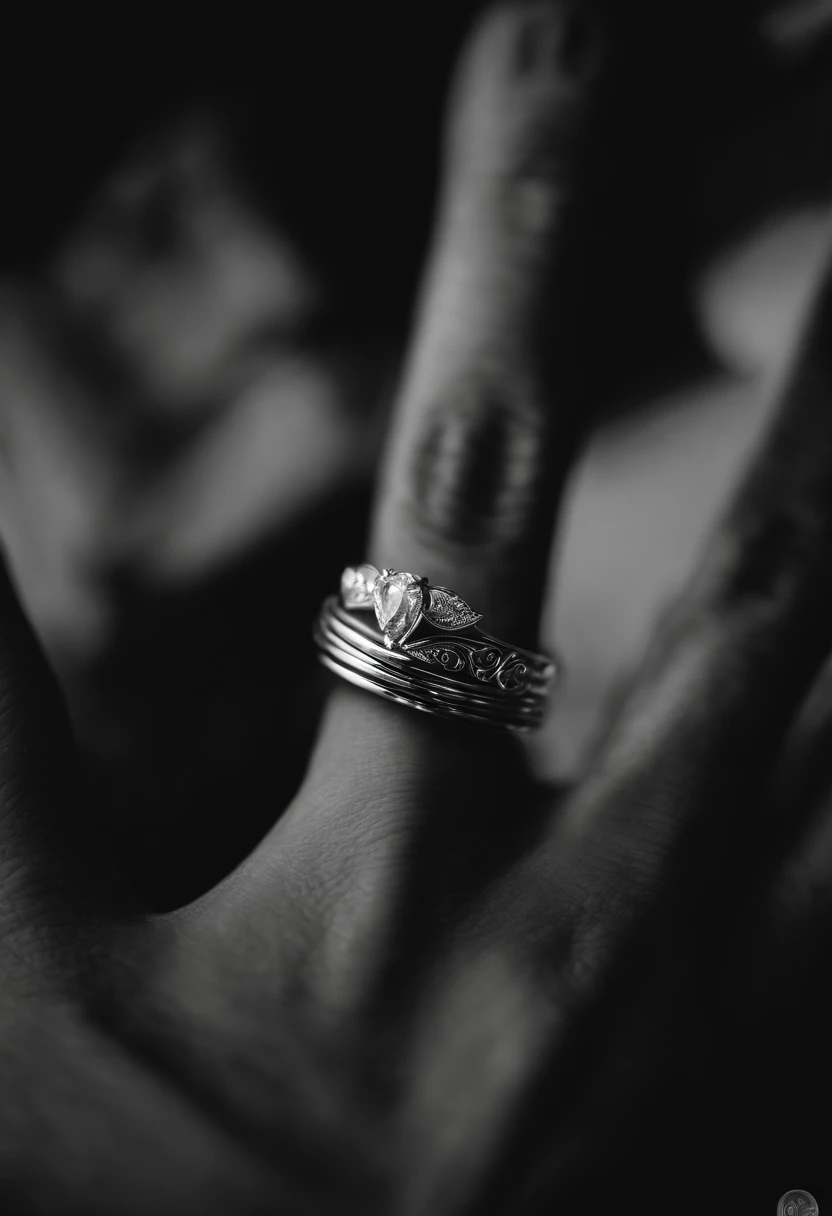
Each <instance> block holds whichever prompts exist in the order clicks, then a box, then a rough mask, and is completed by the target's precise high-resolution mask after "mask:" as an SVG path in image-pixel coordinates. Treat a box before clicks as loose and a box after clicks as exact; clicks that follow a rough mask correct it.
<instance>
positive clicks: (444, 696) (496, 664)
mask: <svg viewBox="0 0 832 1216" xmlns="http://www.w3.org/2000/svg"><path fill="white" fill-rule="evenodd" d="M367 609H369V610H370V611H362V610H367ZM481 619H482V617H481V615H480V614H479V613H477V612H475V611H474V610H473V609H472V608H471V607H470V606H469V605H468V604H466V602H465V601H464V600H463V599H461V598H460V596H458V595H456V594H455V592H453V591H450V590H448V588H447V587H433V586H431V585H429V584H428V581H427V579H424V578H416V577H415V576H414V575H412V574H408V573H405V572H403V571H396V570H390V569H386V570H382V571H379V570H377V569H376V568H375V566H370V565H366V564H365V565H361V566H348V567H347V568H346V569H345V571H344V573H343V575H342V578H341V594H340V596H334V595H333V596H330V597H329V598H328V599H327V600H325V601H324V604H323V607H322V609H321V613H320V615H319V617H318V620H317V622H316V625H315V641H316V643H317V645H318V648H319V652H320V654H319V657H320V660H321V662H322V663H323V664H324V666H326V667H328V668H329V669H330V670H331V671H334V672H335V673H336V674H337V675H339V676H341V677H342V678H344V679H346V680H348V681H349V682H350V683H352V684H355V685H357V686H358V687H360V688H364V689H366V690H368V691H370V692H373V693H376V694H377V695H378V696H382V697H386V698H387V699H388V700H392V701H397V702H399V703H400V704H403V705H408V706H410V707H411V708H413V709H421V710H424V711H426V712H428V713H433V714H438V715H439V716H441V717H450V718H461V719H463V720H466V721H469V722H477V723H480V724H481V725H485V726H491V727H496V728H500V729H505V730H512V731H526V730H532V729H534V728H535V727H537V726H539V725H540V723H541V721H542V719H543V715H544V713H545V710H546V705H547V699H548V693H549V689H550V686H551V684H552V681H553V678H554V676H555V664H554V663H553V662H552V660H551V659H549V658H548V657H547V656H545V655H541V654H535V653H534V652H533V651H530V650H523V649H521V648H519V647H517V646H510V645H508V644H507V643H506V642H502V641H500V640H499V639H498V638H494V637H491V636H490V635H489V634H487V633H485V632H484V631H483V630H481V629H480V628H478V627H477V626H478V622H479V621H480V620H481Z"/></svg>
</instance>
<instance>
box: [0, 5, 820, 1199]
mask: <svg viewBox="0 0 832 1216" xmlns="http://www.w3.org/2000/svg"><path fill="white" fill-rule="evenodd" d="M573 20H574V18H573V16H572V15H570V14H569V13H568V12H567V11H566V10H565V9H564V8H563V7H562V6H558V5H534V6H529V7H522V8H520V7H517V8H512V9H504V10H498V11H495V12H494V13H492V14H489V15H488V16H487V17H486V18H485V19H484V20H483V21H482V22H481V23H480V25H479V26H478V28H477V29H476V31H475V33H474V35H473V37H472V39H471V43H470V46H469V48H468V50H467V53H466V55H465V57H464V61H463V64H462V67H461V71H460V75H459V80H458V86H457V92H456V97H455V100H454V105H453V111H452V120H451V123H450V127H449V136H448V158H447V159H448V174H447V178H446V187H445V192H444V198H443V204H442V207H441V209H440V217H439V221H438V229H437V233H436V238H435V244H434V253H433V256H432V259H431V262H430V265H429V268H428V272H427V277H426V282H425V287H424V292H423V296H422V302H421V307H420V310H419V317H418V320H417V324H416V327H415V333H414V338H413V342H412V345H411V348H410V354H409V357H408V360H407V365H406V369H405V373H404V377H403V381H402V385H401V388H400V392H399V395H398V400H397V405H396V410H395V415H394V420H393V425H392V427H391V431H390V435H389V441H388V447H387V453H386V457H385V461H384V466H383V469H382V473H381V477H380V482H379V489H378V495H377V502H376V507H375V513H374V523H373V527H372V535H371V542H370V552H369V554H368V557H369V559H370V560H372V561H374V562H376V563H377V564H379V565H389V564H392V563H395V565H396V566H397V568H403V569H410V570H412V571H414V572H415V573H417V574H423V573H424V574H427V575H428V576H429V577H430V579H431V581H432V582H434V583H437V584H448V585H450V586H452V587H453V588H454V589H455V590H457V591H458V592H459V593H460V594H462V595H463V596H464V597H465V598H466V599H467V600H469V602H471V603H472V604H474V605H476V606H477V607H478V608H481V609H482V610H483V611H484V612H485V613H486V620H487V622H488V626H489V629H493V631H494V632H495V633H497V634H498V635H500V636H505V637H508V638H511V639H516V640H517V641H518V642H520V643H524V642H525V643H531V644H533V643H534V640H535V631H536V619H537V616H538V614H539V611H540V601H541V596H542V591H543V584H544V578H545V562H546V558H547V555H548V552H549V546H550V540H551V533H552V529H553V527H554V524H555V515H556V510H557V505H558V502H559V499H560V494H561V490H562V487H563V483H564V479H565V478H566V476H567V473H568V470H569V466H570V461H571V459H572V457H573V456H574V452H575V450H576V447H577V444H578V442H579V439H580V435H581V433H582V431H583V430H584V429H585V428H586V426H587V425H588V423H589V417H588V410H589V403H588V401H587V399H586V397H585V395H584V391H583V390H582V378H581V376H580V370H581V367H582V365H583V359H584V356H585V353H586V349H587V342H588V339H587V336H586V332H585V330H584V329H583V328H582V327H583V326H584V325H585V323H586V313H585V310H584V309H583V307H581V306H577V305H576V306H575V307H572V306H571V305H572V303H573V301H574V295H573V294H572V291H571V282H570V273H571V271H570V267H571V268H574V266H575V264H576V261H578V260H579V258H578V254H579V253H580V251H581V248H582V247H581V241H582V240H583V241H587V240H588V239H589V237H588V235H587V234H588V233H590V232H591V231H592V225H591V224H589V223H588V222H587V218H586V216H587V214H588V215H589V216H590V217H592V216H593V215H594V214H595V213H594V211H593V208H594V207H597V206H598V205H599V191H598V183H599V181H600V180H602V175H600V173H599V172H598V171H597V170H596V169H595V168H594V167H593V163H592V160H591V157H588V156H586V155H585V153H584V149H585V147H587V146H590V147H591V146H592V138H593V129H594V125H595V123H596V122H597V121H598V119H597V114H598V113H599V112H601V102H602V101H603V98H604V96H605V95H606V93H605V91H607V90H608V89H609V85H608V83H607V77H606V76H605V74H604V67H603V45H602V42H599V40H598V34H597V30H596V29H595V27H594V26H592V25H590V26H589V27H588V28H587V27H583V28H581V29H580V30H579V31H576V30H575V28H574V26H573V24H572V23H573ZM576 200H584V207H585V209H586V210H585V211H584V210H583V209H582V208H580V207H578V206H577V205H576ZM584 248H585V247H584ZM589 256H590V254H589V252H587V257H588V258H589ZM831 312H832V289H830V288H829V287H828V286H825V287H823V288H822V290H821V292H820V294H819V296H818V299H817V301H816V305H815V308H814V312H813V319H812V322H811V324H810V325H809V327H808V329H807V331H806V335H805V339H804V342H803V345H802V348H801V350H800V351H799V352H798V354H797V356H796V359H795V363H794V367H793V370H792V372H791V374H790V376H789V378H788V381H787V384H786V386H785V388H784V390H783V394H782V407H781V409H780V410H779V412H778V414H777V418H776V421H775V423H774V426H773V429H772V431H771V433H770V434H769V435H767V436H766V438H765V439H764V441H763V443H762V445H761V449H760V451H759V452H758V453H757V454H756V456H755V458H754V460H753V462H752V464H751V466H750V469H749V472H748V474H747V476H746V477H745V479H744V480H743V482H742V484H741V485H740V487H739V488H738V490H737V493H736V495H735V497H734V499H733V501H732V504H731V505H730V507H729V509H728V510H727V512H726V513H725V515H724V518H723V519H722V521H721V523H720V525H719V527H718V529H717V530H716V532H715V534H714V536H713V537H712V538H711V542H710V544H709V546H708V547H707V549H706V552H705V553H704V554H703V558H702V561H701V563H700V565H699V566H698V568H697V570H696V571H695V572H694V573H693V575H692V577H691V581H690V584H689V586H688V588H687V590H686V592H685V594H684V595H683V596H682V597H681V599H680V601H679V602H678V604H676V605H674V606H673V608H672V609H671V610H670V611H668V613H667V615H666V618H665V619H664V620H663V621H662V622H661V623H660V625H659V627H658V628H657V630H656V634H655V638H654V641H653V644H652V646H651V648H650V650H649V653H648V654H647V656H646V658H645V661H644V665H643V667H642V669H641V671H640V672H639V674H638V675H637V677H635V678H634V680H633V682H632V687H629V688H628V689H627V690H626V694H625V695H622V697H621V698H620V704H619V705H618V706H617V707H616V712H615V713H614V714H611V715H610V724H609V729H608V731H607V733H606V735H605V736H604V738H603V739H601V740H599V742H598V746H597V748H596V751H595V754H594V756H593V758H592V760H591V762H590V763H589V764H588V765H587V770H586V772H585V774H584V775H583V776H582V778H581V779H580V780H579V781H578V782H576V784H575V786H574V787H573V788H571V789H569V790H559V791H553V790H551V789H549V788H540V787H538V786H536V785H535V783H534V782H533V781H532V779H531V777H530V775H529V772H528V769H527V765H526V762H525V756H524V753H523V750H522V748H521V747H520V746H519V744H517V742H516V741H515V740H512V739H504V738H502V737H497V738H494V737H491V736H490V735H488V734H486V732H484V731H479V730H477V729H475V728H466V727H464V726H462V725H459V726H457V725H456V724H452V725H449V724H447V723H444V722H438V721H434V720H432V719H431V718H429V717H427V716H426V715H419V714H415V713H412V712H409V711H407V710H403V709H399V708H397V707H392V706H390V705H388V704H386V703H383V702H382V701H380V700H378V699H375V698H373V697H371V696H367V695H362V694H359V693H358V692H356V691H354V690H352V689H349V688H347V687H337V688H335V689H334V691H333V695H332V697H331V700H330V702H329V705H328V710H327V714H326V718H325V721H324V723H323V725H322V728H321V731H320V735H319V738H318V741H317V745H316V748H315V751H314V754H313V756H312V759H311V761H310V765H309V769H308V772H307V776H306V779H305V781H304V784H303V786H302V788H301V790H300V792H299V793H298V795H297V797H296V798H295V799H294V801H293V802H292V804H291V806H290V807H289V808H288V809H287V811H286V812H285V814H283V815H282V817H281V818H280V819H279V821H278V822H277V823H276V825H275V826H274V827H273V829H272V830H271V831H270V832H269V833H268V834H267V835H266V836H265V837H264V839H263V840H262V842H261V843H260V845H259V846H258V847H257V849H256V850H255V851H254V852H253V853H252V854H251V855H250V856H249V857H248V858H247V860H246V861H245V862H244V863H243V864H242V865H241V866H240V867H239V868H238V869H237V870H236V871H235V872H234V873H233V874H231V875H230V876H229V877H228V878H227V879H226V880H225V881H224V882H222V883H221V884H220V885H219V886H217V887H215V888H214V889H213V890H212V891H210V892H209V893H208V894H207V895H205V896H203V897H202V898H200V899H199V900H197V901H196V902H195V903H192V904H190V905H188V906H186V907H184V908H182V909H180V910H179V911H177V912H174V913H169V914H165V915H152V914H150V913H149V912H148V911H147V910H146V909H145V908H143V906H142V904H141V901H140V900H139V899H138V898H137V897H136V896H135V895H134V894H133V893H132V892H131V890H130V888H129V886H128V885H127V884H126V883H125V882H123V881H122V879H121V877H120V875H119V874H118V873H117V872H116V870H115V868H114V867H113V866H112V864H111V863H110V862H109V861H108V859H107V858H106V857H105V856H103V855H102V852H101V850H100V847H99V846H98V845H97V843H96V840H95V837H94V834H93V832H92V830H91V826H90V821H89V816H88V808H86V807H85V805H84V796H83V790H82V787H81V786H80V784H79V783H78V782H77V780H76V776H75V770H74V766H75V761H74V755H73V750H72V745H71V741H70V736H69V730H68V727H67V725H66V722H65V719H64V717H63V714H62V710H61V706H60V701H59V698H58V695H57V691H56V688H55V685H54V682H53V681H52V679H51V676H50V674H49V672H48V670H47V669H46V667H45V665H44V663H43V660H42V658H41V655H40V653H39V651H38V648H37V645H36V643H35V641H34V639H33V637H32V635H31V633H30V631H29V629H28V627H27V625H26V622H25V620H24V619H23V617H22V614H21V613H20V611H19V609H18V607H17V605H16V604H15V602H14V596H13V593H12V590H11V588H10V587H9V586H7V585H4V587H3V591H2V610H0V765H1V766H2V768H1V769H0V965H1V966H2V977H3V982H2V987H0V1208H2V1209H3V1210H8V1211H14V1212H21V1213H29V1212H31V1213H52V1212H55V1213H61V1214H63V1213H79V1214H81V1213H83V1214H84V1216H98V1213H101V1216H112V1214H113V1213H115V1212H118V1213H124V1214H125V1216H132V1214H134V1213H135V1214H136V1216H143V1214H144V1213H149V1212H164V1213H170V1214H171V1216H178V1214H179V1213H182V1214H183V1216H184V1214H189V1213H194V1214H196V1213H199V1214H200V1216H213V1214H214V1213H231V1212H234V1213H243V1212H246V1213H248V1212H250V1213H253V1214H254V1213H261V1212H262V1213H266V1212H274V1211H280V1212H291V1213H298V1214H303V1213H318V1212H332V1211H339V1212H356V1213H358V1212H360V1213H362V1214H367V1213H375V1212H378V1213H392V1212H396V1213H399V1212H401V1213H403V1214H406V1216H417V1214H418V1216H421V1214H422V1213H425V1214H427V1213H428V1212H430V1213H432V1214H434V1213H449V1214H450V1213H454V1214H456V1213H468V1212H490V1211H494V1212H503V1213H511V1214H512V1216H514V1214H524V1213H527V1212H528V1213H532V1212H538V1211H540V1212H543V1211H546V1212H551V1211H554V1210H564V1211H566V1210H570V1209H572V1208H574V1210H580V1211H586V1212H596V1211H597V1212H601V1211H607V1210H610V1204H612V1203H615V1204H622V1203H624V1202H625V1201H630V1200H637V1199H639V1198H642V1199H643V1198H644V1196H645V1195H653V1196H658V1197H659V1198H661V1196H662V1195H663V1194H669V1193H671V1191H669V1189H668V1188H671V1187H672V1188H674V1189H673V1191H672V1197H673V1204H672V1206H673V1208H674V1210H682V1211H687V1210H690V1211H702V1210H703V1202H704V1201H706V1200H707V1199H709V1198H712V1197H713V1195H714V1193H717V1194H718V1195H719V1197H720V1198H721V1199H723V1200H724V1201H725V1202H731V1203H735V1202H736V1201H737V1200H738V1199H744V1200H746V1201H750V1200H752V1199H753V1200H754V1202H755V1203H756V1202H757V1200H758V1199H759V1201H760V1203H761V1204H765V1203H769V1204H773V1203H774V1202H775V1201H776V1199H777V1197H778V1196H779V1195H780V1194H781V1193H782V1192H783V1191H785V1190H786V1189H787V1188H788V1187H789V1186H792V1185H794V1180H795V1178H798V1180H799V1181H800V1183H801V1185H802V1184H803V1182H804V1180H805V1185H806V1186H807V1187H808V1189H810V1190H811V1191H812V1192H813V1193H814V1194H815V1195H816V1197H817V1198H818V1200H819V1202H820V1203H821V1206H822V1205H823V1202H824V1191H823V1185H827V1186H828V1185H829V1183H828V1181H826V1182H824V1177H823V1174H822V1171H823V1170H824V1169H825V1168H826V1164H825V1162H826V1158H825V1156H824V1148H825V1136H826V1131H827V1129H826V1128H825V1127H823V1126H822V1125H819V1124H813V1125H812V1126H808V1127H807V1126H806V1121H801V1123H800V1126H799V1129H796V1125H795V1120H794V1117H793V1111H792V1110H790V1108H789V1101H788V1100H789V1097H790V1095H791V1094H792V1093H794V1089H795V1085H796V1088H797V1090H798V1092H799V1091H800V1087H801V1084H802V1081H803V1078H804V1076H805V1075H806V1071H805V1070H806V1068H807V1066H808V1062H811V1068H812V1084H813V1085H814V1086H815V1087H816V1088H818V1089H822V1088H823V1086H824V1084H825V1080H826V1079H827V1078H828V1075H829V1074H828V1072H827V1071H826V1067H827V1063H828V1061H827V1051H826V1045H825V1038H824V1028H823V1015H824V1009H823V1007H822V1006H821V1004H820V1002H819V1001H815V1000H813V999H812V994H813V986H814V984H815V982H816V980H815V977H816V976H817V975H818V971H819V967H820V966H821V960H822V959H823V957H824V953H825V951H826V948H827V946H828V940H827V939H828V935H829V928H830V922H829V908H828V895H827V894H826V887H827V882H826V879H827V875H828V867H829V862H830V860H831V859H832V852H831V850H832V843H831V842H830V831H829V826H828V823H827V817H826V816H825V815H824V813H823V811H824V804H825V801H826V796H827V785H826V780H825V778H826V776H827V774H826V773H825V772H824V769H823V764H822V760H818V759H817V757H818V755H821V756H822V745H823V740H824V738H825V737H826V735H825V732H828V724H827V719H826V716H825V714H824V713H823V707H822V703H821V704H820V707H818V704H817V703H816V702H813V701H808V702H807V697H808V696H809V694H810V693H811V692H812V689H813V685H814V684H815V682H816V681H817V679H818V677H819V675H820V673H821V670H822V667H823V663H824V660H825V658H826V655H827V653H828V650H829V645H830V641H832V572H831V569H832V568H830V564H829V553H830V540H831V539H832V428H830V427H829V418H828V402H829V389H830V380H831V379H832V377H830V371H832V369H830V366H829V352H828V349H827V347H828V341H827V335H828V333H829V329H830V322H831V321H832V316H830V313H831ZM553 318H554V321H553ZM596 334H597V330H596V331H593V336H595V335H596ZM544 468H545V470H546V473H545V476H544V475H543V472H542V470H543V469H544ZM458 516H459V517H461V518H462V520H463V521H464V526H462V527H461V528H459V529H458V528H457V527H456V523H455V521H456V519H457V518H458ZM812 696H813V697H818V696H820V694H819V693H817V692H815V693H812ZM821 700H822V699H821ZM813 706H814V708H813ZM807 756H808V757H812V756H814V757H815V759H816V764H815V765H814V767H811V766H808V765H807V763H806V762H805V758H806V757H807ZM808 772H811V774H812V777H813V779H812V781H807V780H806V779H805V777H806V774H807V773H808ZM234 810H235V808H233V807H230V808H229V813H234ZM794 994H797V999H795V995H794ZM804 994H805V998H806V999H804ZM795 1078H796V1079H797V1081H796V1082H795ZM798 1130H799V1135H798V1134H797V1131H798ZM827 1177H828V1176H827ZM680 1179H684V1187H683V1193H681V1194H680V1193H679V1191H678V1188H679V1180H680Z"/></svg>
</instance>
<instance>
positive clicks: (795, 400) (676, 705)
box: [559, 277, 832, 920]
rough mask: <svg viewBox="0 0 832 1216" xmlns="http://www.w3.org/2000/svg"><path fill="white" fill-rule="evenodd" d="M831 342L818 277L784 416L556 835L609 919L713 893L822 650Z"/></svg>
mask: <svg viewBox="0 0 832 1216" xmlns="http://www.w3.org/2000/svg"><path fill="white" fill-rule="evenodd" d="M831 333H832V277H827V279H826V282H825V283H824V285H823V287H822V289H821V291H820V293H819V296H818V299H817V301H816V304H815V308H814V312H813V315H812V319H811V323H810V324H809V326H808V327H807V330H806V333H805V336H804V339H803V342H802V346H801V349H800V350H799V352H798V355H797V358H796V360H795V362H794V365H793V369H792V371H791V373H790V375H789V378H788V381H787V383H786V386H785V389H784V391H783V401H782V408H781V409H780V410H779V411H778V414H777V416H776V418H775V419H774V422H773V424H772V427H771V429H770V431H769V433H768V434H767V435H766V436H765V438H764V439H763V441H762V444H761V447H760V450H759V451H758V452H757V454H756V456H755V458H754V459H753V461H752V462H751V465H750V468H749V471H748V473H747V475H746V476H745V478H744V481H743V483H742V484H741V486H740V489H739V491H738V493H737V495H736V496H735V498H734V500H733V502H732V504H731V505H730V507H729V509H728V510H727V512H726V513H725V515H724V518H723V520H722V523H721V524H720V526H719V527H718V528H717V530H716V533H715V535H714V536H713V537H712V538H711V540H710V543H709V545H708V546H707V548H706V552H705V554H704V557H703V560H702V562H701V564H700V567H699V569H698V571H697V572H696V573H695V575H694V577H693V579H692V581H691V584H690V586H689V588H688V590H687V592H686V593H685V594H684V595H683V596H682V597H681V598H680V601H679V603H678V604H677V605H676V606H675V607H674V608H673V610H672V611H671V612H670V613H669V614H668V617H667V620H666V621H665V623H664V625H663V627H662V628H661V629H660V630H659V632H658V634H657V636H656V640H655V642H654V644H653V646H652V649H651V651H650V652H649V654H648V656H647V659H646V661H645V663H644V666H643V669H642V671H641V673H640V675H639V677H638V678H637V680H636V682H635V685H634V688H633V690H632V692H631V694H630V696H629V697H628V698H627V700H626V703H625V704H624V707H623V710H622V711H621V713H620V714H619V716H618V718H617V720H616V721H615V723H614V724H613V726H612V729H611V731H610V733H609V736H608V738H607V739H606V741H605V742H604V743H603V745H602V746H601V747H600V748H599V750H598V754H597V755H596V757H595V760H594V762H593V765H592V769H591V773H590V775H589V777H588V779H587V781H585V782H584V783H583V785H582V787H581V788H580V791H579V792H578V794H577V795H576V796H575V798H574V799H573V800H572V801H571V804H570V807H569V811H568V814H567V816H566V819H565V821H564V822H563V823H562V824H561V825H560V828H559V831H560V833H561V840H562V841H570V840H571V841H572V843H573V844H577V842H578V841H580V842H581V843H580V846H579V847H580V848H581V850H582V851H583V853H584V855H585V857H586V863H585V864H586V866H587V867H588V868H589V869H590V871H592V872H594V873H595V874H596V887H597V889H598V890H601V889H602V888H603V891H604V897H603V898H604V900H605V901H606V902H605V907H606V911H607V914H609V913H610V911H611V910H613V909H614V910H615V911H614V916H613V919H614V917H615V916H617V915H618V914H619V913H620V912H621V911H622V906H625V905H626V906H628V907H629V906H630V905H631V904H632V900H633V898H634V896H635V897H639V898H640V897H642V896H646V897H648V898H650V897H652V896H653V895H654V894H655V893H656V892H657V891H658V890H669V889H673V890H674V892H675V893H676V894H680V893H681V891H682V889H683V888H684V889H688V888H687V885H686V884H685V883H681V880H682V879H683V878H687V879H688V880H691V881H694V880H695V881H696V882H701V881H702V878H703V874H705V873H707V874H708V875H709V878H710V880H711V881H713V880H714V878H715V875H716V874H717V873H718V872H719V866H720V865H721V864H724V863H725V859H726V858H728V857H731V856H735V855H736V849H737V847H738V846H739V847H740V848H741V846H742V841H743V838H744V837H746V836H749V835H751V834H752V833H754V832H755V831H758V830H759V823H758V822H756V821H751V822H749V819H748V814H749V812H753V811H759V806H760V802H761V791H762V785H763V782H764V780H765V779H766V777H767V776H768V774H769V772H770V769H771V765H772V764H773V762H774V760H775V759H776V758H777V756H778V753H779V749H780V747H781V745H782V744H783V740H784V737H785V735H786V732H787V731H788V729H789V727H790V724H791V723H792V721H793V719H794V717H795V714H796V713H797V711H798V709H799V707H800V705H801V703H802V701H803V699H804V697H805V695H806V693H807V690H808V689H809V687H810V686H811V683H812V681H813V679H814V678H815V676H816V675H817V673H818V671H819V670H820V667H821V665H822V664H823V662H824V660H825V659H826V656H827V654H828V653H829V650H830V646H832V562H831V561H830V554H832V413H830V402H832V354H831V353H830V352H831V351H832V346H830V341H829V336H830V334H831ZM569 853H570V849H569V848H568V847H567V848H566V854H567V855H568V854H569ZM624 919H625V920H626V918H624Z"/></svg>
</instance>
